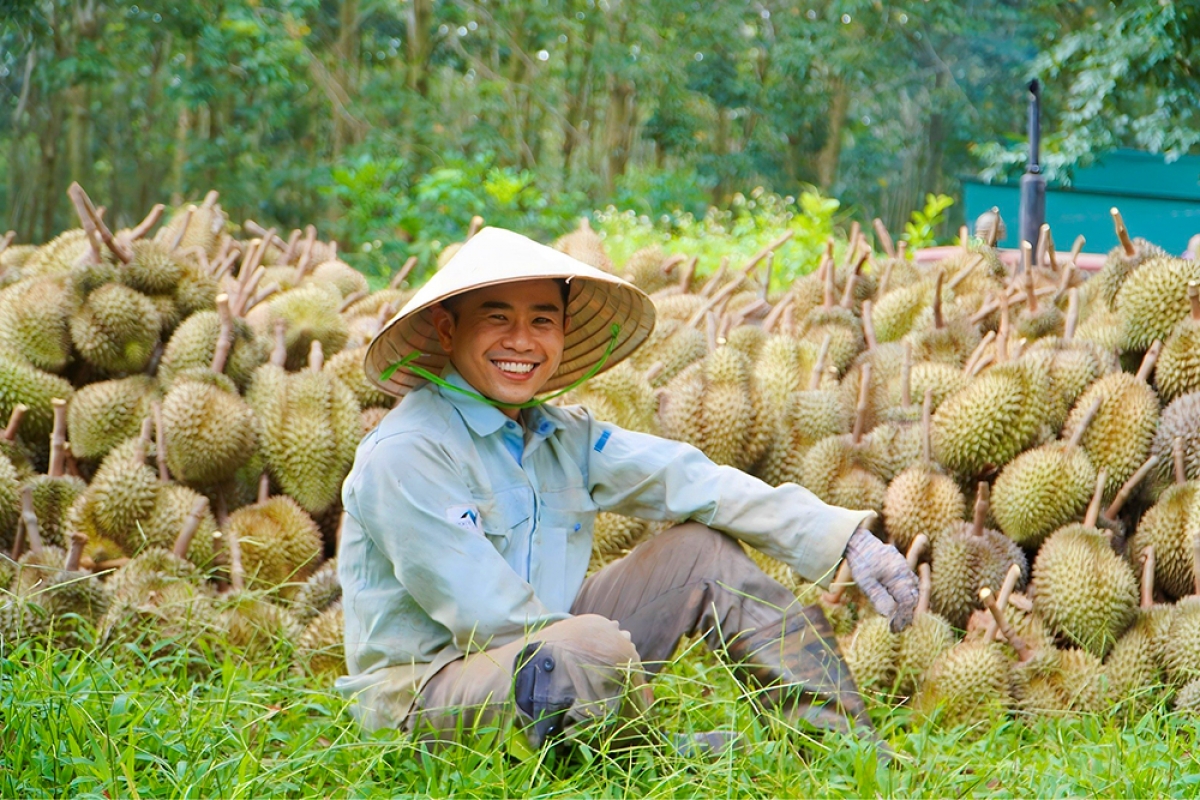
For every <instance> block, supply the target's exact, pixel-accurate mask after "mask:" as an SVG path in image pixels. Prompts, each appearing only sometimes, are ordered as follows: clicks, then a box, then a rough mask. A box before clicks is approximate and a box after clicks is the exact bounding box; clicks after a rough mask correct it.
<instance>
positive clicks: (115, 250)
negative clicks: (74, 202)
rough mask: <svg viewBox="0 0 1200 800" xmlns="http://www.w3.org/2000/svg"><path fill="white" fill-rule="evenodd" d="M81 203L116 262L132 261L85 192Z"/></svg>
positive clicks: (130, 255) (129, 254)
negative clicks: (89, 214)
mask: <svg viewBox="0 0 1200 800" xmlns="http://www.w3.org/2000/svg"><path fill="white" fill-rule="evenodd" d="M79 191H80V192H83V189H80V190H79ZM83 203H84V205H85V206H87V210H88V211H89V212H90V213H91V215H92V218H93V219H94V220H95V221H96V229H97V230H98V231H99V232H100V239H101V240H103V242H104V244H105V246H106V247H108V249H109V251H111V252H112V254H113V255H114V256H116V257H117V260H118V261H120V262H121V263H122V264H128V263H129V262H130V261H131V260H133V253H132V252H130V251H129V250H128V249H126V247H125V245H123V244H121V243H120V242H118V241H117V239H116V237H114V236H113V233H112V231H110V230H109V229H108V226H107V225H105V224H104V210H103V209H100V210H97V209H96V207H95V206H93V205H92V199H91V198H90V197H88V196H87V192H83Z"/></svg>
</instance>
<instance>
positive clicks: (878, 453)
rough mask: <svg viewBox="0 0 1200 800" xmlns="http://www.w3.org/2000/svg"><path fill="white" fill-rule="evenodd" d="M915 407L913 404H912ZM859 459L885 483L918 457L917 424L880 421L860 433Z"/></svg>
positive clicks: (919, 448) (918, 438)
mask: <svg viewBox="0 0 1200 800" xmlns="http://www.w3.org/2000/svg"><path fill="white" fill-rule="evenodd" d="M914 409H915V407H914ZM860 453H861V458H860V462H861V463H862V465H863V466H864V467H866V468H867V469H868V470H870V471H871V473H872V474H873V475H875V476H876V477H877V478H879V479H880V480H881V481H883V482H884V483H885V484H886V483H889V482H890V481H892V480H893V479H894V478H895V477H896V476H897V475H899V474H900V473H901V472H903V471H904V470H906V469H908V468H909V467H911V466H913V465H914V464H916V463H917V462H918V461H920V459H921V427H920V425H918V424H915V422H912V421H910V422H882V423H880V424H878V425H876V426H875V427H874V428H873V429H872V430H871V432H870V433H868V434H867V435H866V436H864V437H863V440H862V446H861V448H860Z"/></svg>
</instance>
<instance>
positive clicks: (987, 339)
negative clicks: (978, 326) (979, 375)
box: [963, 331, 996, 375]
mask: <svg viewBox="0 0 1200 800" xmlns="http://www.w3.org/2000/svg"><path fill="white" fill-rule="evenodd" d="M995 338H996V332H995V331H988V332H987V333H985V334H984V335H983V338H982V339H980V340H979V344H977V345H975V349H974V350H972V351H971V355H970V357H968V358H967V363H965V364H963V374H965V375H970V374H972V373H971V369H972V368H973V367H974V366H975V362H976V361H978V360H979V359H980V358H982V357H983V353H984V351H985V350H987V347H988V345H989V344H991V343H992V342H993V341H994V340H995Z"/></svg>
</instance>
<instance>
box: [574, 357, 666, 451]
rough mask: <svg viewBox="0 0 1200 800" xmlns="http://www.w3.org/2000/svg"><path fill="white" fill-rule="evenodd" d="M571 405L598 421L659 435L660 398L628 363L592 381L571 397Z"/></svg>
mask: <svg viewBox="0 0 1200 800" xmlns="http://www.w3.org/2000/svg"><path fill="white" fill-rule="evenodd" d="M571 402H575V403H579V404H581V405H583V406H586V407H587V409H588V410H589V411H591V412H592V416H594V417H595V418H596V419H599V420H603V421H604V422H611V423H613V424H614V425H618V426H620V427H622V428H625V429H626V430H631V431H640V432H641V433H652V434H655V435H657V434H658V433H659V425H658V416H657V413H658V398H657V397H656V396H655V394H654V389H653V388H652V387H651V386H650V384H649V382H647V381H646V379H645V378H644V377H642V375H641V374H640V373H638V372H636V371H635V370H634V368H633V366H632V365H630V363H629V362H628V361H622V362H621V363H620V364H617V365H616V366H615V367H613V368H611V369H609V370H606V371H605V372H603V373H601V374H600V375H597V376H596V377H594V378H592V379H591V380H589V381H588V382H587V383H585V384H584V385H583V386H582V387H580V388H579V389H578V390H576V391H575V392H573V393H572V397H571Z"/></svg>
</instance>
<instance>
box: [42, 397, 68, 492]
mask: <svg viewBox="0 0 1200 800" xmlns="http://www.w3.org/2000/svg"><path fill="white" fill-rule="evenodd" d="M50 405H51V406H53V408H54V429H53V431H52V432H51V434H50V466H49V468H48V469H47V470H46V474H48V475H49V476H50V477H52V478H58V477H60V476H61V475H62V474H63V467H64V466H65V464H66V458H65V456H64V453H63V450H64V446H65V445H66V443H67V401H66V400H63V399H62V398H60V397H55V398H54V399H52V400H51V401H50Z"/></svg>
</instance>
